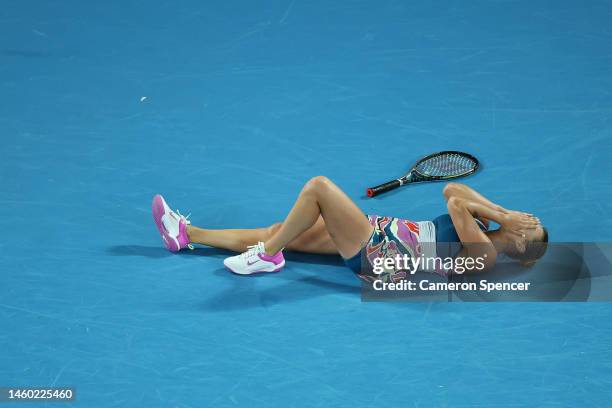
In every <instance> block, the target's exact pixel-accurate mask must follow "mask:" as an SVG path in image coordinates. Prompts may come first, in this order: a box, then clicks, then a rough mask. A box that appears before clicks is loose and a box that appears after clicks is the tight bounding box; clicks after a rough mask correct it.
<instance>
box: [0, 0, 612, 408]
mask: <svg viewBox="0 0 612 408" xmlns="http://www.w3.org/2000/svg"><path fill="white" fill-rule="evenodd" d="M611 19H612V4H611V3H610V2H608V1H590V2H587V3H583V2H578V1H575V2H568V1H561V2H553V1H474V2H458V1H437V2H418V3H417V2H401V1H383V2H380V1H371V2H361V1H359V2H358V1H341V2H329V1H316V2H301V1H297V0H296V1H291V0H286V1H271V2H249V1H236V2H226V3H223V2H217V3H212V2H199V1H191V0H190V1H181V2H162V1H155V2H145V1H123V2H118V1H117V2H81V1H63V2H41V1H21V2H4V4H3V5H2V13H1V14H0V97H1V102H0V137H1V138H2V143H1V144H0V152H1V160H0V203H1V204H2V210H3V216H2V218H1V219H0V227H1V228H2V231H3V239H2V240H1V241H0V325H1V327H2V329H1V330H0V349H1V351H0V386H45V387H49V386H73V387H75V389H76V391H77V399H76V402H74V403H73V405H74V406H82V407H115V406H116V407H223V406H229V407H232V406H240V407H242V406H244V407H272V406H279V407H291V406H296V407H298V406H299V407H302V406H304V407H306V406H321V407H362V406H363V407H392V406H394V407H395V406H397V407H399V406H401V407H509V408H510V407H512V408H514V407H566V406H567V407H576V406H589V407H608V406H609V404H610V403H609V401H610V397H612V392H611V390H612V351H611V350H612V347H611V346H612V340H611V339H612V305H610V304H606V303H599V304H595V303H575V304H563V303H550V304H549V303H527V304H524V303H523V304H507V303H506V304H502V303H406V304H397V303H396V304H391V303H362V302H361V300H360V296H359V293H360V292H359V281H358V280H357V278H355V277H354V276H353V274H352V273H351V271H350V270H349V269H347V268H346V267H345V266H344V265H343V264H342V262H341V260H340V259H339V258H336V257H324V256H309V255H300V254H289V255H288V256H287V258H288V264H287V267H286V268H285V269H284V271H283V272H282V273H279V274H275V275H273V276H272V275H268V276H260V277H253V278H250V277H246V278H245V277H239V276H234V275H232V274H229V273H228V272H227V271H226V270H225V269H223V265H222V260H223V258H224V257H226V256H227V255H228V253H227V252H224V251H220V250H215V249H210V248H199V249H197V250H195V251H192V252H184V253H180V254H178V255H172V254H170V253H168V252H166V251H165V249H164V248H163V245H162V242H161V240H160V237H159V235H158V233H157V231H156V229H155V226H154V224H153V221H152V218H151V214H150V202H151V199H152V197H153V195H154V194H155V193H163V194H164V195H165V197H166V198H167V199H168V202H169V203H170V204H171V205H172V206H173V207H178V208H179V209H181V211H182V212H183V213H188V212H192V213H193V215H192V220H193V222H194V224H196V225H199V226H203V227H208V228H233V227H242V228H246V227H258V226H265V225H269V224H271V223H273V222H275V221H279V220H281V219H282V218H283V217H284V216H285V215H286V213H287V212H288V210H289V208H290V206H291V204H292V202H293V200H294V199H295V197H296V195H297V193H298V192H299V190H300V188H301V186H302V184H303V183H304V182H305V181H307V180H308V179H309V178H310V177H312V176H315V175H320V174H322V175H326V176H328V177H329V178H331V179H332V180H334V181H335V182H336V183H337V184H338V185H339V186H341V187H342V188H343V189H345V190H346V192H347V193H348V194H349V195H350V196H351V197H352V198H353V199H355V200H356V202H357V203H358V205H359V206H360V207H361V208H362V209H363V210H364V211H365V212H367V213H379V214H388V215H394V216H403V217H406V218H410V219H415V220H420V219H431V218H433V217H435V216H437V215H438V214H440V213H442V212H444V211H445V206H444V202H443V199H442V196H441V187H442V185H441V184H435V183H434V184H428V185H418V186H412V187H408V188H405V189H402V190H398V191H397V192H395V193H391V194H388V195H385V196H383V197H382V198H377V199H367V198H365V197H364V189H365V187H367V186H369V185H373V184H378V183H380V182H384V181H387V180H388V179H390V178H393V177H396V176H399V175H401V174H402V173H403V172H405V171H406V170H407V169H408V168H409V167H410V165H411V164H412V163H413V162H414V160H416V159H418V158H419V157H421V156H423V155H424V154H428V153H431V152H434V151H438V150H452V149H457V150H464V151H468V152H470V153H473V154H474V155H476V156H477V157H479V158H480V159H481V160H482V162H483V168H482V171H479V173H478V174H477V175H475V176H473V177H471V178H469V179H466V182H467V183H469V184H470V185H471V186H474V187H475V188H477V189H478V190H481V191H483V192H484V193H485V194H487V195H490V197H491V198H492V199H493V200H496V201H499V202H501V203H502V204H504V205H506V206H508V207H510V208H518V209H522V210H525V211H529V212H533V213H535V214H537V215H539V216H540V218H541V219H542V221H543V222H544V223H545V224H546V225H547V226H548V228H549V231H550V237H551V240H553V241H604V242H609V241H611V240H612V218H611V217H610V213H612V204H611V202H612V182H611V179H610V174H611V172H612V160H610V158H611V157H612V120H611V119H612V93H611V91H610V90H611V89H612V52H611V51H612V30H611V29H610V24H609V23H610V21H611ZM34 405H36V404H34ZM47 405H49V406H55V405H54V404H47ZM68 405H70V404H68Z"/></svg>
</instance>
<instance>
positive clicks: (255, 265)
mask: <svg viewBox="0 0 612 408" xmlns="http://www.w3.org/2000/svg"><path fill="white" fill-rule="evenodd" d="M223 265H225V267H226V268H227V269H229V270H230V271H232V272H234V273H237V274H238V275H252V274H254V273H261V272H278V271H280V270H281V269H282V268H283V266H285V257H284V256H283V252H282V251H278V252H277V253H276V254H274V255H266V248H265V247H264V243H263V242H258V243H257V245H251V246H249V247H248V250H247V251H246V252H243V253H242V254H240V255H236V256H230V257H229V258H225V260H224V261H223Z"/></svg>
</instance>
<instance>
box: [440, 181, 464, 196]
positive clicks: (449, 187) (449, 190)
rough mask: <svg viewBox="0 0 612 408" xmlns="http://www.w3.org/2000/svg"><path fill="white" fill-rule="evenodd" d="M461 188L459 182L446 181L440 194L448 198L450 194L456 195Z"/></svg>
mask: <svg viewBox="0 0 612 408" xmlns="http://www.w3.org/2000/svg"><path fill="white" fill-rule="evenodd" d="M459 189H461V185H460V184H459V183H452V182H451V183H447V184H446V185H445V186H444V188H443V189H442V194H444V197H446V199H447V200H448V199H449V198H451V197H452V196H454V195H456V194H457V192H458V191H459Z"/></svg>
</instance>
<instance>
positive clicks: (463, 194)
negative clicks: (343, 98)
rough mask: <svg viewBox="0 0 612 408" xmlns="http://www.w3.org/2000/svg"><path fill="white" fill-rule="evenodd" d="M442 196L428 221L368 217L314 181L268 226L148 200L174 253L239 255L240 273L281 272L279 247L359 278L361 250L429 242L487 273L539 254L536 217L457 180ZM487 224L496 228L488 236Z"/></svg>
mask: <svg viewBox="0 0 612 408" xmlns="http://www.w3.org/2000/svg"><path fill="white" fill-rule="evenodd" d="M443 194H444V197H445V198H446V200H447V208H448V214H444V215H440V216H439V217H436V218H435V219H433V220H432V221H421V222H412V221H408V220H403V219H399V218H392V217H382V216H377V215H370V216H366V215H365V214H364V213H363V212H362V211H361V210H360V209H359V208H358V207H357V205H355V203H354V202H353V201H352V200H351V199H350V198H349V197H348V196H347V195H346V194H345V193H344V192H343V191H342V190H340V188H338V186H336V185H335V184H334V183H333V182H332V181H330V180H329V179H327V178H326V177H323V176H318V177H314V178H312V179H311V180H310V181H308V182H307V183H306V185H305V186H304V188H303V189H302V191H301V192H300V194H299V196H298V198H297V200H296V202H295V204H294V206H293V208H292V209H291V211H290V212H289V215H287V218H286V219H285V221H283V222H282V223H277V224H274V225H270V226H269V227H265V228H257V229H224V230H210V229H203V228H199V227H195V226H193V225H191V223H190V221H188V220H187V218H186V217H184V216H182V215H181V214H180V212H178V211H177V212H174V211H172V210H171V209H170V208H169V206H168V205H167V204H166V202H165V200H164V199H163V197H162V196H160V195H156V196H155V197H154V198H153V218H154V220H155V223H156V225H157V228H158V229H159V232H160V233H161V236H162V239H163V240H164V243H165V245H166V248H168V250H170V251H172V252H177V251H179V250H181V249H183V248H185V247H190V248H192V245H191V244H193V243H196V244H202V245H207V246H211V247H215V248H222V249H228V250H231V251H236V252H242V253H241V254H240V255H236V256H232V257H229V258H226V259H225V260H224V262H223V263H224V264H225V266H226V267H227V268H228V269H229V270H230V271H232V272H234V273H237V274H240V275H250V274H254V273H260V272H276V271H279V270H280V269H281V268H282V267H283V266H284V265H285V259H284V257H283V252H282V251H283V249H287V250H288V251H299V252H307V253H314V254H339V255H340V256H342V258H344V260H345V261H346V264H347V265H348V266H349V267H350V268H351V269H353V271H354V272H356V273H357V274H361V273H360V272H361V262H362V259H361V251H362V250H364V251H366V252H368V253H372V252H376V251H378V252H380V251H381V250H383V251H384V250H397V249H398V248H401V249H405V250H407V252H409V253H411V254H418V255H419V256H421V253H422V252H423V251H427V250H429V251H432V249H431V248H432V245H425V243H432V242H433V243H440V244H441V245H433V248H434V249H433V251H437V252H438V253H436V254H433V253H430V254H427V256H438V257H446V256H451V257H458V256H463V257H468V256H471V257H484V258H485V269H488V268H490V267H491V266H493V264H494V263H495V261H496V258H497V255H498V254H501V253H503V254H506V255H508V256H510V257H511V258H514V259H516V260H518V261H519V262H521V263H522V264H523V265H526V266H529V265H532V264H533V263H535V261H536V260H537V259H538V258H540V257H541V256H542V255H543V254H544V252H545V250H546V242H548V233H547V231H546V229H545V228H544V227H543V226H542V225H541V224H540V221H539V219H538V218H536V217H534V216H533V215H531V214H527V213H523V212H518V211H512V210H507V209H505V208H504V207H502V206H500V205H498V204H495V203H493V202H491V201H489V200H488V199H486V198H485V197H484V196H482V195H481V194H479V193H478V192H476V191H475V190H473V189H471V188H470V187H468V186H466V185H463V184H459V183H449V184H446V186H445V187H444V189H443ZM489 220H491V221H494V222H496V223H497V224H499V225H500V228H499V229H497V230H492V231H489V230H488V224H489ZM448 243H450V244H452V243H457V245H449V244H448ZM465 243H470V245H465ZM462 244H463V245H462ZM472 244H476V245H472ZM423 248H430V249H423ZM470 248H472V249H470ZM470 251H471V252H470ZM474 251H477V252H478V253H474ZM400 252H406V251H400ZM447 272H448V273H450V272H452V271H447Z"/></svg>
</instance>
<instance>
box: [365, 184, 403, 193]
mask: <svg viewBox="0 0 612 408" xmlns="http://www.w3.org/2000/svg"><path fill="white" fill-rule="evenodd" d="M401 185H402V184H401V183H400V182H399V180H393V181H390V182H388V183H385V184H381V185H380V186H376V187H370V188H368V189H367V190H366V193H367V194H368V197H374V196H377V195H379V194H382V193H386V192H387V191H391V190H394V189H396V188H398V187H399V186H401Z"/></svg>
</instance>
